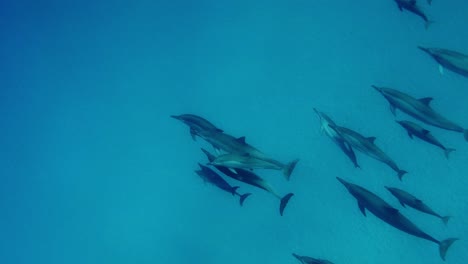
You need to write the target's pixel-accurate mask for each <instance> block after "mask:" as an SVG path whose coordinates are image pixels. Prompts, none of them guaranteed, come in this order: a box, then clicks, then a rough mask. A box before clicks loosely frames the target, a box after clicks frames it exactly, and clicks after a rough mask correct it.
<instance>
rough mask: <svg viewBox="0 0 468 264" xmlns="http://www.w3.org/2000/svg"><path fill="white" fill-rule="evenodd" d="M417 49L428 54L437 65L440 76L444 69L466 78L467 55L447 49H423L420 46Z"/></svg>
mask: <svg viewBox="0 0 468 264" xmlns="http://www.w3.org/2000/svg"><path fill="white" fill-rule="evenodd" d="M418 48H419V49H420V50H422V51H424V52H426V53H427V54H429V55H430V56H431V57H432V58H433V59H434V60H435V61H437V62H438V63H439V71H440V73H441V74H443V73H444V71H443V69H444V68H445V69H448V70H451V71H453V72H455V73H458V74H460V75H463V76H465V77H468V55H466V54H463V53H460V52H457V51H453V50H448V49H438V48H425V47H421V46H419V47H418Z"/></svg>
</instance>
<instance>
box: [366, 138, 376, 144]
mask: <svg viewBox="0 0 468 264" xmlns="http://www.w3.org/2000/svg"><path fill="white" fill-rule="evenodd" d="M375 139H376V137H368V138H367V140H369V141H370V142H372V143H374V142H375Z"/></svg>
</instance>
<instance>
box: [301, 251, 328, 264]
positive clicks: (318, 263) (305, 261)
mask: <svg viewBox="0 0 468 264" xmlns="http://www.w3.org/2000/svg"><path fill="white" fill-rule="evenodd" d="M292 255H293V257H295V258H296V259H297V260H299V261H300V262H301V263H302V264H333V262H330V261H328V260H324V259H316V258H311V257H306V256H299V255H297V254H295V253H292Z"/></svg>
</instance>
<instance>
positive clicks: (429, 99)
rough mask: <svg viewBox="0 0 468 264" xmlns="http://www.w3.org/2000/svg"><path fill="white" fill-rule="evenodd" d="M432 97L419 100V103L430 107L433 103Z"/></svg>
mask: <svg viewBox="0 0 468 264" xmlns="http://www.w3.org/2000/svg"><path fill="white" fill-rule="evenodd" d="M432 99H434V98H432V97H424V98H421V99H419V101H420V102H421V103H423V104H425V105H427V106H429V105H430V104H431V101H432Z"/></svg>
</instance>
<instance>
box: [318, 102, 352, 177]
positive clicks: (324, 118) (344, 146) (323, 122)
mask: <svg viewBox="0 0 468 264" xmlns="http://www.w3.org/2000/svg"><path fill="white" fill-rule="evenodd" d="M314 111H315V113H317V115H318V116H319V119H320V128H321V130H322V131H324V132H325V134H326V135H327V136H328V137H329V138H331V139H332V140H333V142H335V143H336V144H337V145H338V147H340V149H341V150H342V151H343V152H344V154H346V156H347V157H348V158H349V159H350V160H351V162H352V163H353V164H354V167H355V168H360V167H359V164H358V162H357V159H356V154H355V153H354V150H353V148H352V147H351V146H350V145H349V144H348V143H347V142H346V141H345V140H344V139H343V138H341V137H340V136H339V135H338V133H336V132H335V130H333V129H332V128H330V127H329V126H328V124H332V125H336V124H335V122H334V121H333V120H332V119H331V118H330V117H329V116H328V115H327V114H325V113H323V112H320V111H318V110H317V109H316V108H314Z"/></svg>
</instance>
